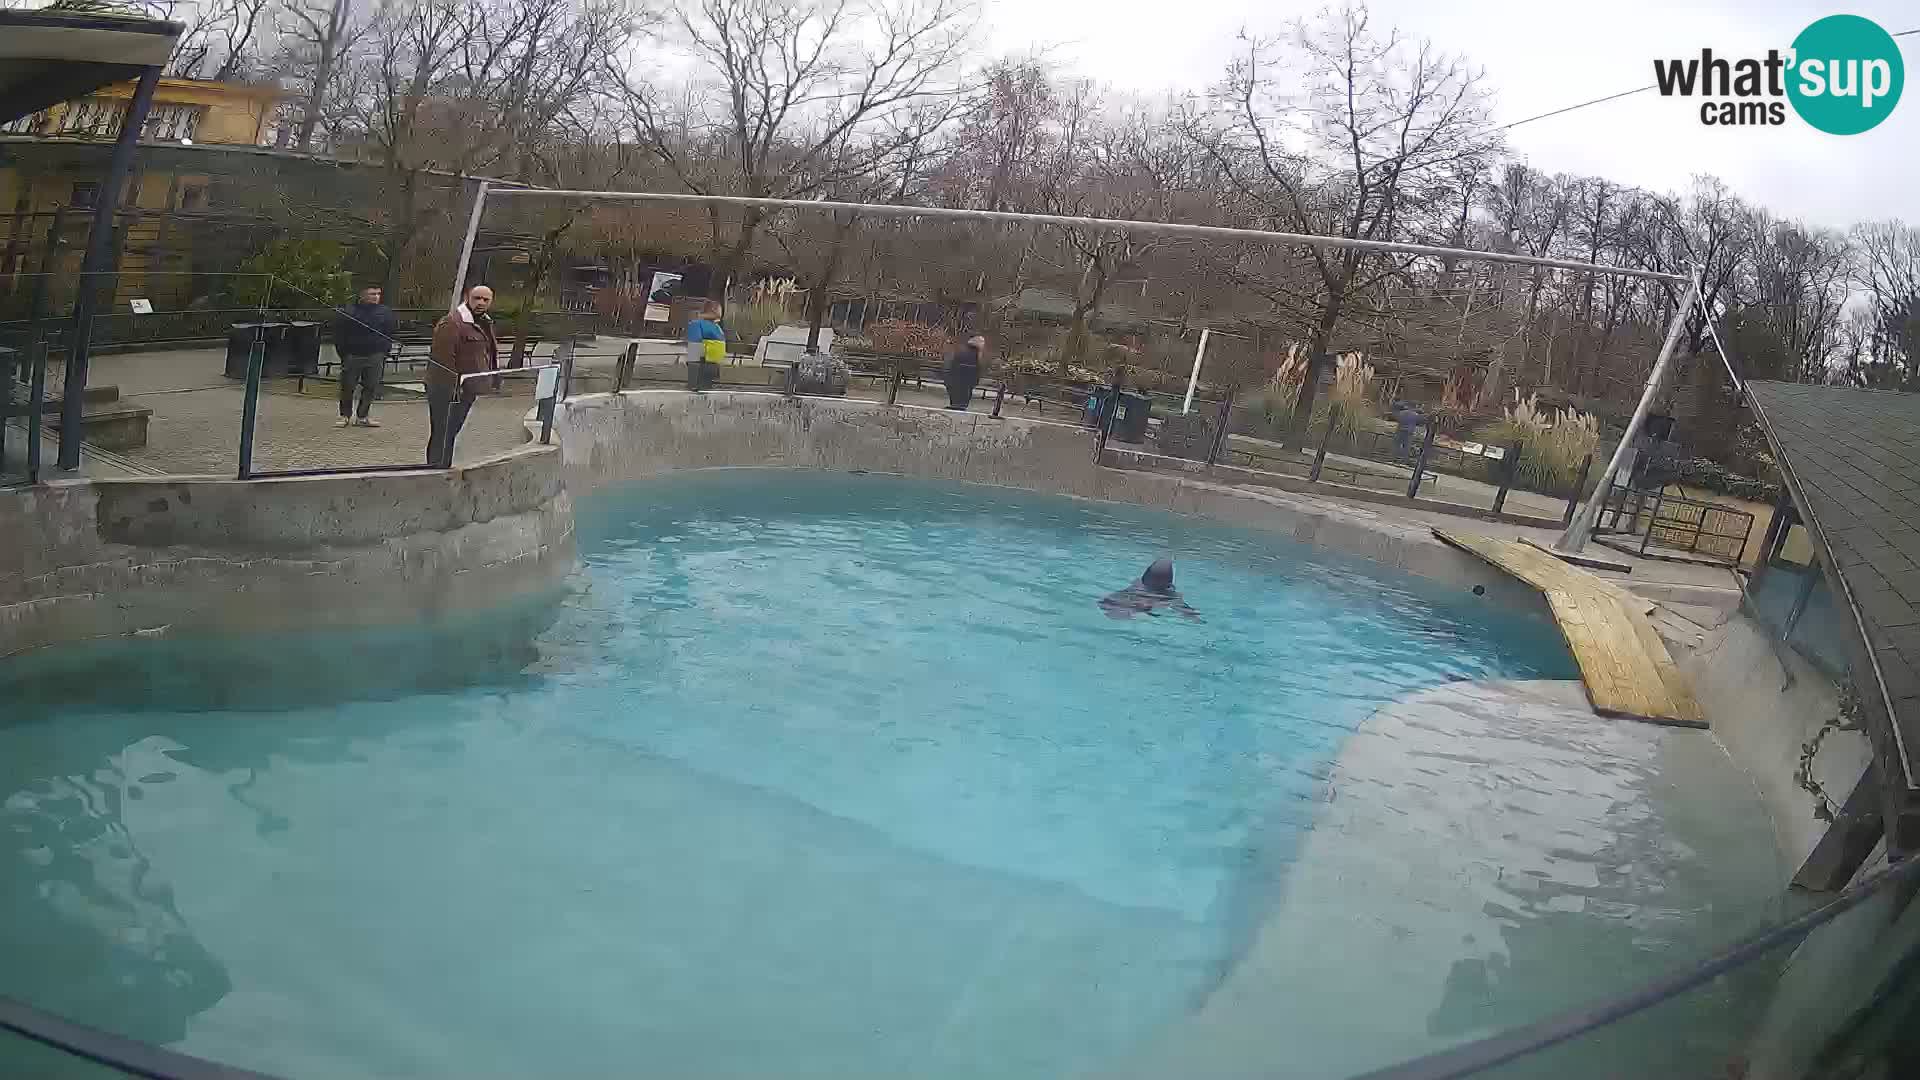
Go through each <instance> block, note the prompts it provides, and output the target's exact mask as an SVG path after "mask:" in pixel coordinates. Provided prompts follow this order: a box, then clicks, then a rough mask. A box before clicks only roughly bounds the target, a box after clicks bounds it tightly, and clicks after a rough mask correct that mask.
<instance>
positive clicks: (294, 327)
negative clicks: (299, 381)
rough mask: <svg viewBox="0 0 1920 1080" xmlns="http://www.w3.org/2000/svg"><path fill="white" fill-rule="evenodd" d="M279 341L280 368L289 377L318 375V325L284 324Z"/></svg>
mask: <svg viewBox="0 0 1920 1080" xmlns="http://www.w3.org/2000/svg"><path fill="white" fill-rule="evenodd" d="M284 327H285V329H284V330H283V332H282V336H281V339H280V353H281V356H282V357H283V358H284V359H283V361H282V363H280V364H278V365H275V366H278V367H281V368H282V369H283V370H285V371H286V373H287V374H289V375H318V374H319V373H320V324H319V323H317V322H292V323H286V324H284Z"/></svg>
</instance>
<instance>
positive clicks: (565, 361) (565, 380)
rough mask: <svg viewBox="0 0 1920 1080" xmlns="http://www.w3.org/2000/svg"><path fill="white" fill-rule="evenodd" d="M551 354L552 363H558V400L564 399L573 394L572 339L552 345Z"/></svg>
mask: <svg viewBox="0 0 1920 1080" xmlns="http://www.w3.org/2000/svg"><path fill="white" fill-rule="evenodd" d="M553 354H554V356H553V359H554V363H557V364H559V365H560V389H559V400H560V401H565V400H567V399H568V398H570V397H572V396H573V339H572V338H571V337H569V338H567V340H565V341H562V342H561V343H560V344H558V345H556V346H554V349H553Z"/></svg>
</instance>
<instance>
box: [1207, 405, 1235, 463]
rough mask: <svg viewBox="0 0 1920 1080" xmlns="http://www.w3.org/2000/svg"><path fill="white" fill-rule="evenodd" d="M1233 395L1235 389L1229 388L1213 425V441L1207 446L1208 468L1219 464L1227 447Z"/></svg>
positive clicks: (1231, 419)
mask: <svg viewBox="0 0 1920 1080" xmlns="http://www.w3.org/2000/svg"><path fill="white" fill-rule="evenodd" d="M1233 394H1234V391H1233V389H1232V388H1229V389H1228V390H1227V396H1226V397H1224V398H1222V399H1221V401H1220V415H1219V416H1218V417H1216V418H1215V422H1214V425H1213V441H1212V442H1211V443H1210V444H1208V446H1207V467H1208V468H1212V467H1213V466H1214V465H1216V464H1218V463H1219V461H1220V451H1221V450H1222V449H1224V448H1225V447H1226V445H1227V425H1228V424H1230V423H1232V422H1233Z"/></svg>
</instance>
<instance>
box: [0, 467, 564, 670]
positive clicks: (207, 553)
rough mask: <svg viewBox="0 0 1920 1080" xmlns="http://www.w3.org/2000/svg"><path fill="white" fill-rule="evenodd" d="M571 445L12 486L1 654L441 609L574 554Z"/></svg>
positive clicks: (416, 615)
mask: <svg viewBox="0 0 1920 1080" xmlns="http://www.w3.org/2000/svg"><path fill="white" fill-rule="evenodd" d="M573 532H574V519H573V503H572V496H571V495H570V493H569V492H568V490H567V486H566V484H565V478H564V476H563V473H562V469H561V454H560V448H559V447H555V446H540V445H530V446H524V447H520V448H518V449H515V450H512V451H509V452H508V453H505V454H502V455H499V456H497V457H493V458H489V459H487V460H485V461H480V462H476V463H473V464H470V465H462V466H457V467H455V468H453V469H449V470H445V471H438V470H419V471H394V472H371V473H352V474H335V475H322V476H298V477H269V478H260V479H253V480H234V479H224V478H217V477H194V476H177V477H156V478H140V479H72V480H56V481H52V482H50V483H48V484H45V485H41V486H39V487H30V488H22V489H18V490H14V491H7V492H0V535H7V536H9V537H17V538H18V542H17V543H9V544H7V545H4V546H3V547H0V656H7V655H11V654H14V653H19V652H24V651H27V650H30V649H36V648H41V647H44V646H48V645H55V644H62V643H67V642H75V641H83V640H88V639H92V638H102V637H115V636H122V635H129V634H138V633H150V634H159V633H168V632H173V631H197V632H211V633H258V632H275V631H287V630H307V629H315V628H321V627H351V626H370V625H383V624H392V623H402V622H413V621H420V620H433V619H438V618H442V617H444V616H447V615H452V614H458V613H462V612H466V611H475V610H483V609H490V608H494V607H496V606H498V605H499V604H501V603H503V602H507V601H510V600H512V599H515V598H520V597H526V596H530V595H535V594H538V593H540V592H542V591H547V590H553V589H557V588H558V587H559V585H560V582H561V580H562V579H563V578H564V577H565V575H566V574H567V573H568V572H570V571H571V570H572V568H573V566H574V562H575V555H574V535H573Z"/></svg>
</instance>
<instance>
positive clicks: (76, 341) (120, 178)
mask: <svg viewBox="0 0 1920 1080" xmlns="http://www.w3.org/2000/svg"><path fill="white" fill-rule="evenodd" d="M159 83H160V69H159V68H157V67H150V68H147V69H145V70H143V71H142V72H141V73H140V81H139V82H138V83H136V84H135V85H134V88H133V100H132V101H130V102H128V103H127V112H126V115H125V116H124V117H123V118H122V119H121V121H120V137H119V139H117V140H116V141H115V142H114V144H113V156H112V157H111V158H110V159H108V161H107V178H106V182H105V183H102V184H101V185H100V189H99V194H98V195H97V196H96V202H95V203H94V207H93V228H92V229H91V230H89V231H88V233H87V253H86V255H85V256H84V257H82V258H81V260H80V292H79V295H77V296H76V297H74V301H73V327H72V329H71V330H70V331H69V334H70V335H71V336H70V338H69V344H68V346H67V374H66V380H65V384H64V387H65V388H64V389H63V390H62V391H61V392H60V467H61V468H62V469H67V470H73V469H77V468H79V467H80V443H81V440H82V436H83V434H84V433H83V432H82V431H81V418H82V404H83V402H82V400H81V399H82V398H83V397H84V396H85V391H86V389H87V346H88V340H87V339H88V337H89V336H91V334H92V333H93V310H94V307H95V301H96V299H97V297H98V295H99V292H100V283H99V280H98V279H99V277H100V275H101V274H102V273H104V272H105V271H106V268H107V262H108V258H109V256H110V255H111V252H110V251H109V247H110V245H111V243H112V240H113V235H114V229H113V222H114V216H115V215H116V214H117V213H118V212H119V210H120V189H121V188H122V187H124V186H126V180H127V173H128V172H130V171H132V169H133V155H134V151H135V150H136V149H137V148H138V147H139V145H140V129H141V128H142V127H144V126H146V123H147V112H148V110H149V109H151V108H152V106H153V90H154V87H156V86H158V85H159Z"/></svg>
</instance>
